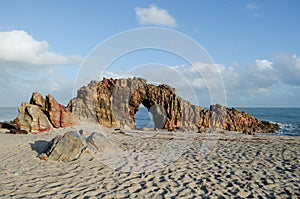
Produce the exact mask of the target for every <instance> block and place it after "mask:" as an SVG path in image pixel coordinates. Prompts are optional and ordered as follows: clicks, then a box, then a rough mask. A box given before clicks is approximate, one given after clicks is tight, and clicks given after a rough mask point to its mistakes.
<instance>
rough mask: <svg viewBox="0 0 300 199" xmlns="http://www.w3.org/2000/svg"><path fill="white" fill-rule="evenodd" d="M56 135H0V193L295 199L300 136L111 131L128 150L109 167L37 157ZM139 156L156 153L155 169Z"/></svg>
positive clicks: (88, 159) (87, 159)
mask: <svg viewBox="0 0 300 199" xmlns="http://www.w3.org/2000/svg"><path fill="white" fill-rule="evenodd" d="M62 133H63V131H62V130H59V131H53V132H49V133H42V134H37V135H9V134H0V161H1V163H0V167H1V168H0V179H1V180H0V198H20V197H24V198H29V197H32V198H37V197H53V198H74V197H77V196H78V197H79V198H84V197H86V196H90V197H91V198H125V197H130V198H172V197H173V198H203V197H210V198H218V197H219V198H234V197H236V198H246V197H249V198H259V197H261V198H268V197H269V198H273V197H276V198H299V197H300V168H299V160H300V156H299V153H300V137H257V136H247V135H241V134H237V133H232V134H225V135H223V134H222V135H221V134H218V136H220V137H218V136H217V137H216V136H208V135H200V134H188V136H186V138H185V136H183V135H182V134H172V133H168V132H164V133H157V132H152V133H145V132H138V133H133V132H125V133H119V132H110V133H108V138H109V139H111V140H112V142H113V144H114V145H115V146H116V147H117V152H120V151H121V152H122V151H123V152H124V153H126V154H127V156H122V157H123V158H124V157H125V159H122V158H121V159H118V160H119V162H120V166H119V167H118V168H117V169H118V171H115V170H114V169H112V167H114V163H115V162H109V161H106V162H105V160H102V162H101V161H99V160H98V159H99V157H97V158H95V157H94V156H93V155H92V154H90V153H84V154H83V155H82V156H81V157H80V158H79V159H78V160H76V161H73V162H69V163H63V162H54V161H42V160H40V159H39V158H38V157H37V156H38V154H39V153H41V152H42V150H43V148H44V147H45V145H46V144H47V142H46V141H50V140H51V139H52V138H54V137H55V135H57V134H62ZM155 134H156V135H155ZM166 134H167V135H166ZM178 135H179V136H178ZM185 135H187V134H185ZM191 141H192V142H191ZM168 143H172V145H173V146H176V147H173V148H172V147H171V146H169V145H168ZM189 143H190V144H191V145H190V144H189ZM206 145H207V146H206ZM210 145H213V147H212V148H211V149H212V150H211V151H210V149H209V147H210ZM181 146H184V147H185V148H184V150H181V149H180V147H181ZM168 147H169V148H168ZM159 150H161V153H151V152H153V151H154V152H157V151H159ZM168 150H169V152H168V153H165V152H164V151H168ZM172 150H173V151H175V152H177V153H175V152H174V153H173V152H172ZM121 152H120V153H121ZM205 152H207V153H208V154H207V155H205ZM128 154H129V155H128ZM148 154H152V156H147V155H148ZM153 154H155V155H153ZM158 154H161V156H159V155H158ZM167 154H170V155H169V156H168V155H167ZM176 154H178V157H179V158H178V159H177V157H176ZM145 157H146V159H147V158H148V157H154V158H155V157H156V160H157V161H152V160H149V159H147V161H148V162H149V161H150V163H151V165H154V166H152V167H150V165H149V164H148V163H145V164H143V161H144V160H145ZM164 157H165V161H164ZM102 158H103V157H102ZM126 158H127V159H126ZM112 159H113V158H112ZM116 159H117V158H116ZM174 159H175V161H174V162H172V161H171V162H169V163H168V164H167V165H163V164H164V163H166V162H168V161H170V160H174ZM103 161H104V163H109V164H110V166H106V165H104V164H103ZM126 161H127V162H126ZM151 161H152V162H151ZM155 162H158V163H157V164H156V165H155V164H154V163H155ZM137 163H139V164H137ZM135 164H136V167H134V165H135ZM128 170H131V171H132V172H123V171H128ZM151 170H153V171H151Z"/></svg>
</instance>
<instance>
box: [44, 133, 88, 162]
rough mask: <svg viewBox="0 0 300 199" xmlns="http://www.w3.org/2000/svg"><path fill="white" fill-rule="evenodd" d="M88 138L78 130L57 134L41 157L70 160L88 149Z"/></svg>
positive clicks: (63, 160)
mask: <svg viewBox="0 0 300 199" xmlns="http://www.w3.org/2000/svg"><path fill="white" fill-rule="evenodd" d="M86 146H87V145H86V140H85V138H84V137H82V136H81V135H80V134H79V133H78V132H76V131H69V132H66V133H65V134H64V135H63V136H60V135H58V136H56V137H55V138H54V139H52V140H51V141H50V143H49V144H48V145H47V146H46V148H45V149H44V152H43V154H42V155H41V156H40V158H41V159H50V160H54V161H62V162H70V161H73V160H76V159H77V158H79V156H80V155H81V153H82V152H83V151H84V150H85V149H86Z"/></svg>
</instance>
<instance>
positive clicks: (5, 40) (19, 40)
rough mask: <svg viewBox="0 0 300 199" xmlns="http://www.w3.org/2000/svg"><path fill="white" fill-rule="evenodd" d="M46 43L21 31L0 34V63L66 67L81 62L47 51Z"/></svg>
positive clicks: (74, 57)
mask: <svg viewBox="0 0 300 199" xmlns="http://www.w3.org/2000/svg"><path fill="white" fill-rule="evenodd" d="M48 48H49V44H48V43H47V42H46V41H37V40H35V39H34V38H32V36H31V35H30V34H28V33H27V32H25V31H22V30H13V31H7V32H0V61H2V62H13V63H21V64H28V65H47V66H50V65H68V64H78V63H80V62H81V61H82V58H81V57H79V56H64V55H61V54H59V53H55V52H51V51H49V49H48Z"/></svg>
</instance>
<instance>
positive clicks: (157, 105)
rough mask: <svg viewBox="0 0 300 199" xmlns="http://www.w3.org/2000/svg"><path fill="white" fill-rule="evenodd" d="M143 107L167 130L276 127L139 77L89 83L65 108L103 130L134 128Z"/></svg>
mask: <svg viewBox="0 0 300 199" xmlns="http://www.w3.org/2000/svg"><path fill="white" fill-rule="evenodd" d="M140 104H143V105H144V106H145V107H146V108H147V109H148V110H149V111H150V112H151V113H152V115H153V122H154V125H155V128H163V129H168V130H171V131H173V130H176V129H181V128H183V129H197V130H198V131H203V129H206V128H209V127H212V128H221V129H224V130H230V131H241V132H244V133H253V132H258V133H270V132H275V131H277V130H278V128H279V126H278V125H277V124H272V123H269V122H265V121H260V120H258V119H256V118H254V117H252V116H251V115H249V114H247V113H244V112H241V111H239V110H237V109H229V108H226V107H225V106H221V105H218V104H216V105H212V106H211V107H210V110H205V109H203V108H202V107H200V106H196V105H192V104H190V103H189V102H188V101H186V100H184V99H182V98H181V97H179V96H177V95H176V93H175V89H174V88H171V87H170V86H168V85H164V84H162V85H158V86H156V85H152V84H147V83H146V80H144V79H141V78H129V79H105V78H104V79H103V80H102V81H99V82H98V81H91V82H90V83H89V84H88V85H87V86H85V87H82V88H80V89H79V90H78V93H77V98H75V99H72V100H71V101H70V102H69V104H68V107H67V109H68V110H70V111H71V112H72V113H73V114H75V115H76V116H77V117H78V118H79V119H81V120H92V121H96V122H99V123H100V124H102V125H104V126H106V127H110V128H111V127H114V128H123V129H126V128H128V129H133V128H134V115H135V113H136V112H137V111H138V108H139V105H140Z"/></svg>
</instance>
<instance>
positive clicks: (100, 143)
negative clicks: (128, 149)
mask: <svg viewBox="0 0 300 199" xmlns="http://www.w3.org/2000/svg"><path fill="white" fill-rule="evenodd" d="M86 141H87V144H88V145H89V148H90V149H91V150H94V151H96V152H103V151H111V152H113V151H115V149H114V146H113V144H112V143H111V142H110V141H109V140H108V139H107V138H106V137H105V136H104V135H103V134H102V133H99V132H97V133H95V132H93V133H92V134H91V135H90V136H88V137H87V138H86Z"/></svg>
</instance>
